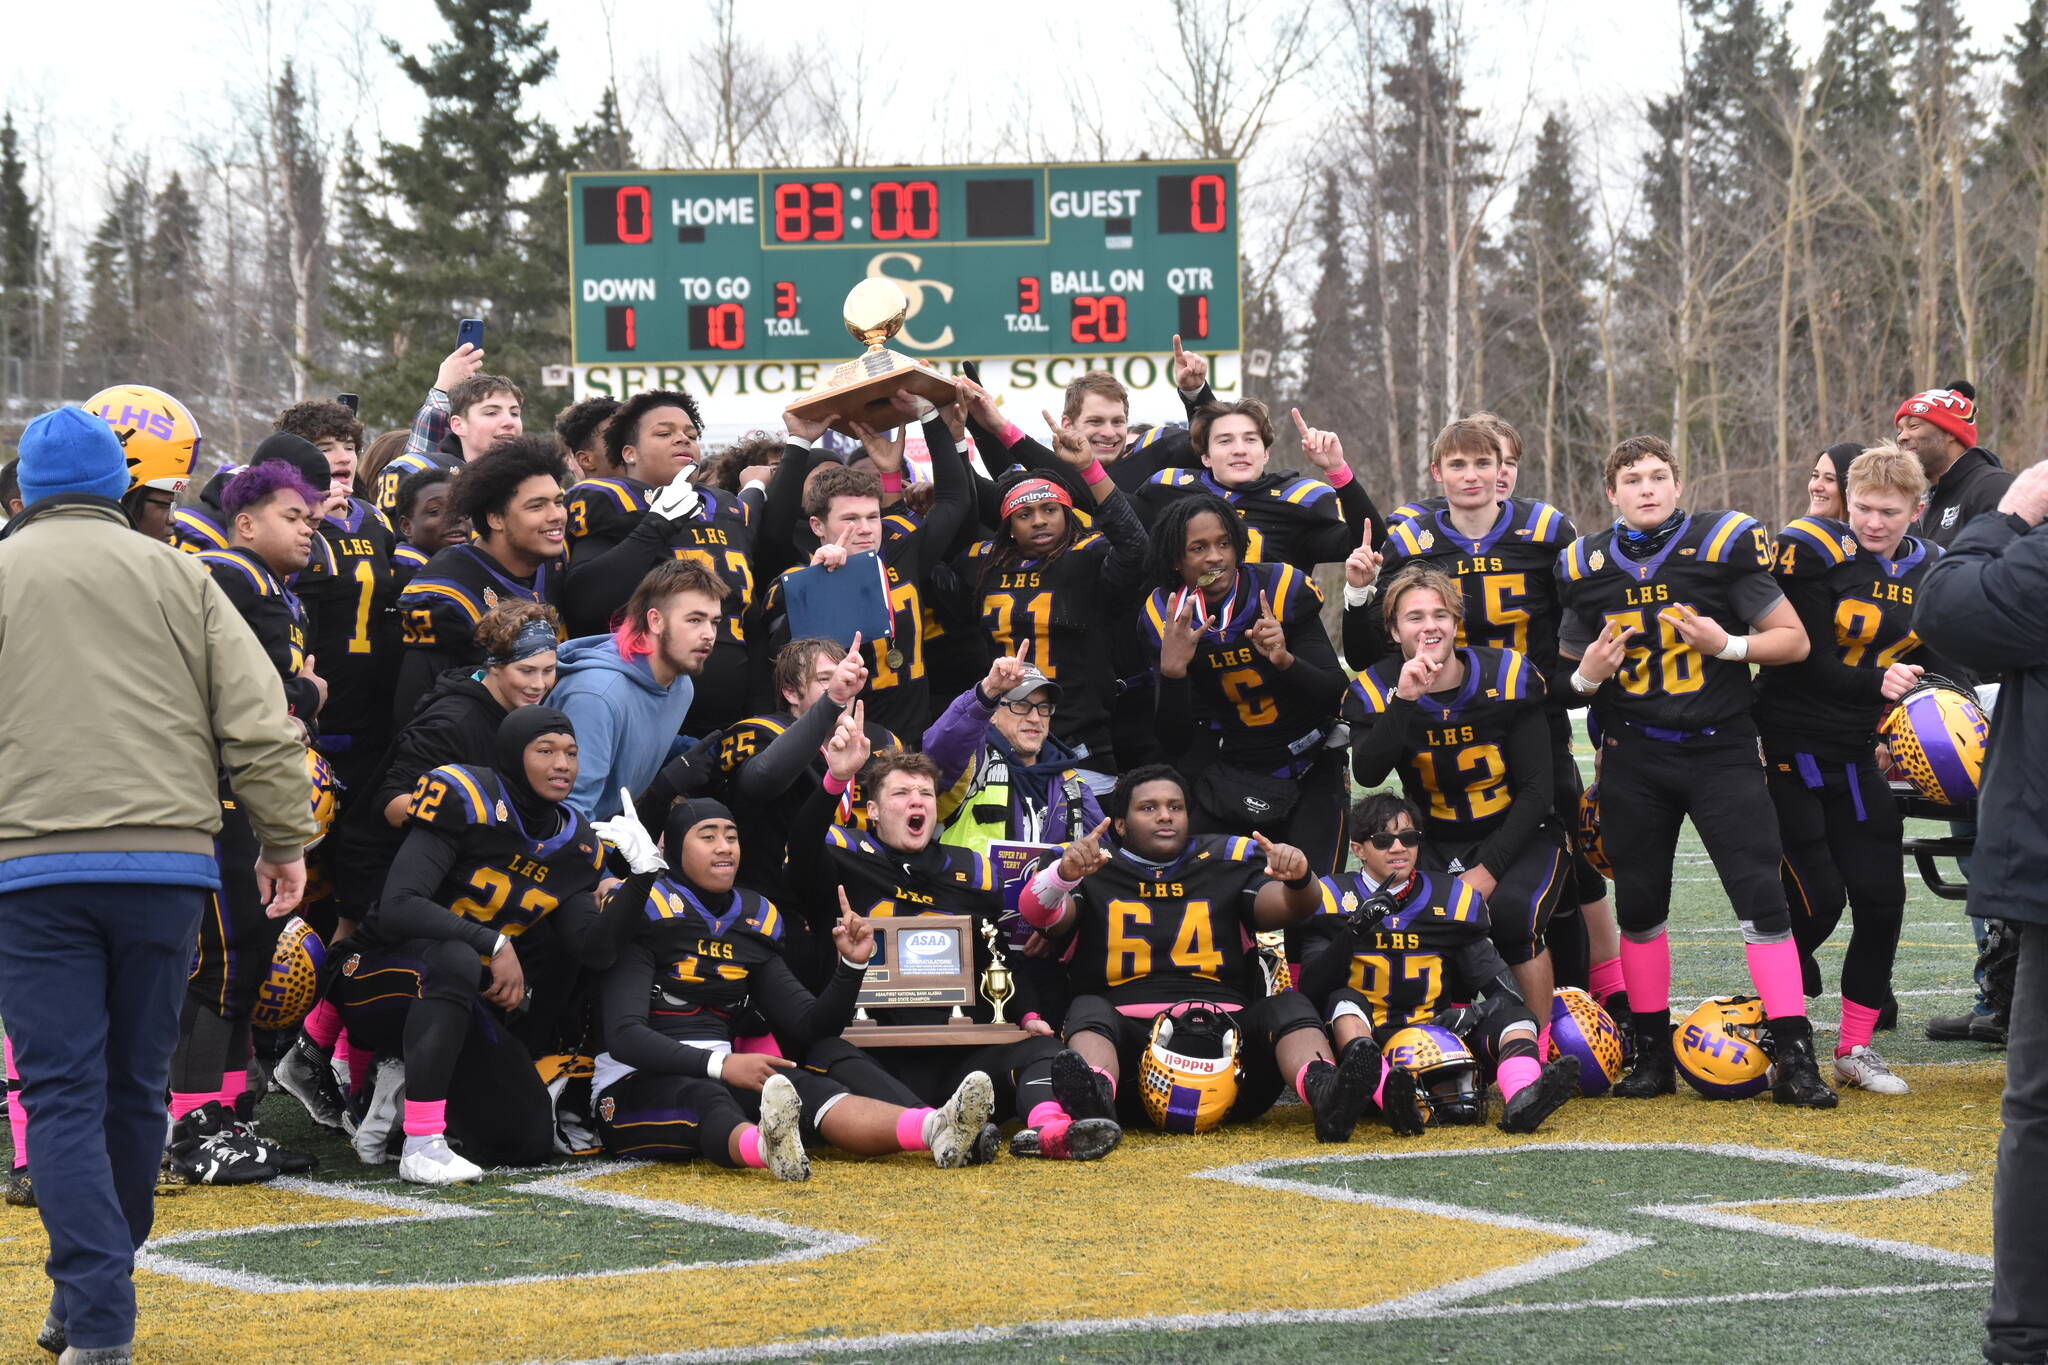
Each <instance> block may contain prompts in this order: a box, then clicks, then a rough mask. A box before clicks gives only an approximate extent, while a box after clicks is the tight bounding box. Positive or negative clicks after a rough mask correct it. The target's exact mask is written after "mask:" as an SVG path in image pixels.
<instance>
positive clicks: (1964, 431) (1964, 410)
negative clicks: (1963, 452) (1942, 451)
mask: <svg viewBox="0 0 2048 1365" xmlns="http://www.w3.org/2000/svg"><path fill="white" fill-rule="evenodd" d="M1904 417H1918V418H1919V419H1920V420H1921V421H1923V422H1931V423H1933V424H1934V425H1935V426H1938V427H1940V428H1941V429H1942V430H1943V431H1945V432H1947V433H1948V434H1949V435H1951V436H1953V437H1955V438H1956V439H1957V440H1958V441H1961V442H1962V443H1963V444H1964V445H1965V446H1973V445H1975V444H1977V391H1976V390H1975V389H1974V388H1972V387H1970V385H1969V384H1967V383H1965V382H1963V381H1962V380H1957V381H1955V382H1954V383H1952V384H1950V385H1949V386H1948V387H1947V388H1945V389H1929V390H1927V392H1925V393H1916V394H1914V395H1913V396H1912V397H1911V398H1908V399H1907V400H1906V401H1905V402H1903V403H1901V404H1899V410H1898V411H1897V412H1896V413H1893V414H1892V425H1894V426H1897V425H1898V423H1899V419H1901V418H1904Z"/></svg>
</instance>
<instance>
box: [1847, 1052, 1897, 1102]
mask: <svg viewBox="0 0 2048 1365" xmlns="http://www.w3.org/2000/svg"><path fill="white" fill-rule="evenodd" d="M1835 1079H1836V1080H1837V1081H1840V1082H1841V1083H1842V1084H1843V1085H1853V1086H1855V1087H1856V1088H1857V1089H1858V1090H1868V1091H1870V1092H1871V1093H1872V1094H1873V1095H1904V1094H1907V1093H1908V1092H1909V1091H1910V1090H1911V1089H1912V1087H1910V1086H1908V1085H1907V1084H1906V1083H1905V1082H1904V1081H1902V1080H1900V1079H1899V1077H1898V1076H1897V1074H1896V1073H1894V1072H1893V1071H1892V1069H1891V1067H1889V1066H1887V1065H1886V1064H1885V1060H1884V1058H1882V1057H1880V1056H1878V1055H1877V1054H1876V1053H1875V1052H1873V1051H1871V1050H1870V1049H1869V1048H1867V1047H1857V1048H1851V1049H1850V1050H1849V1053H1848V1055H1847V1056H1843V1057H1837V1058H1835Z"/></svg>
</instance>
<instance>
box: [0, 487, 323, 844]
mask: <svg viewBox="0 0 2048 1365" xmlns="http://www.w3.org/2000/svg"><path fill="white" fill-rule="evenodd" d="M216 755H217V756H218V758H219V760H220V761H221V762H222V763H225V765H226V767H227V771H228V776H229V780H230V783H231V785H232V786H233V788H234V792H235V796H236V798H237V800H238V801H239V803H240V805H241V807H242V809H243V810H244V811H245V812H246V813H247V814H248V817H249V823H250V825H251V827H252V828H253V829H254V830H255V834H256V838H257V840H258V842H260V843H261V844H262V846H263V855H264V857H266V858H269V859H271V860H272V861H276V862H288V861H290V860H292V859H295V858H298V857H299V856H301V853H302V850H303V849H304V848H305V846H306V844H307V843H308V842H310V841H311V840H312V838H313V837H314V833H315V827H314V823H313V815H312V784H311V781H310V780H309V779H308V777H307V776H306V766H305V756H304V750H303V748H302V747H301V746H300V744H299V743H298V741H297V739H296V738H295V736H294V734H293V731H292V728H291V725H290V723H289V722H288V721H287V719H286V716H285V704H284V687H283V685H282V684H281V683H280V682H279V681H278V677H277V670H276V669H275V668H274V667H273V666H272V664H271V662H270V660H269V659H268V658H267V657H266V656H265V655H264V652H263V647H262V646H261V645H260V644H258V643H257V641H256V636H255V635H254V633H252V632H251V631H250V629H249V627H248V625H247V624H245V623H244V622H243V620H242V618H241V616H240V615H239V614H238V613H237V612H236V611H235V608H234V606H233V605H232V604H231V603H230V602H229V601H228V599H227V597H226V595H225V594H223V593H222V592H221V590H220V588H219V587H218V586H216V585H215V584H214V582H213V580H212V579H211V578H209V577H208V576H207V573H206V569H205V567H204V566H203V565H201V564H200V563H199V561H198V560H196V559H194V558H193V557H192V556H190V555H186V554H180V553H179V552H178V551H176V550H174V549H172V548H171V547H170V546H169V545H166V544H164V543H162V542H160V541H153V540H150V539H148V538H147V537H145V536H142V535H139V534H137V533H136V532H135V531H134V530H132V529H131V528H130V527H129V525H128V523H127V520H126V519H125V518H124V517H122V516H121V515H120V513H119V512H118V511H117V510H115V509H114V508H112V507H108V506H75V507H63V508H58V509H54V510H52V511H51V512H49V513H48V514H46V515H44V516H42V517H39V518H37V520H35V521H34V522H32V523H30V524H28V525H26V526H23V527H21V528H20V529H19V530H18V531H17V532H16V533H15V534H13V535H11V536H8V537H7V538H6V539H4V540H0V862H4V861H7V860H10V859H14V858H21V857H27V856H30V855H33V854H48V853H59V854H62V853H79V854H86V855H91V854H96V853H107V852H115V853H203V854H208V855H211V854H212V852H213V836H214V835H216V834H218V833H219V832H220V827H221V819H220V793H219V789H218V786H217V785H216V783H217V776H216V774H217V768H216V766H215V760H216Z"/></svg>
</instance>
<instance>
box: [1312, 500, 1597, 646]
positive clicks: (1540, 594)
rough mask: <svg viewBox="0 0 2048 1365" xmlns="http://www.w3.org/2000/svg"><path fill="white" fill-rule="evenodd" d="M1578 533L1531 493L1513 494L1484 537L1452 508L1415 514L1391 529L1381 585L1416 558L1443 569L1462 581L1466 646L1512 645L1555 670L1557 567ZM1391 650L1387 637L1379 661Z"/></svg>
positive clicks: (1461, 639) (1379, 631)
mask: <svg viewBox="0 0 2048 1365" xmlns="http://www.w3.org/2000/svg"><path fill="white" fill-rule="evenodd" d="M1577 535H1578V531H1577V529H1576V528H1574V527H1573V526H1572V522H1571V518H1570V517H1567V516H1566V515H1565V514H1564V513H1562V512H1560V511H1558V510H1557V509H1556V508H1555V507H1552V506H1551V505H1550V504H1549V503H1547V502H1538V501H1536V500H1534V499H1532V498H1509V499H1508V500H1507V501H1506V502H1504V503H1502V504H1501V508H1500V517H1499V519H1498V520H1496V521H1495V522H1494V524H1493V527H1492V529H1491V530H1489V531H1487V533H1486V534H1485V535H1483V536H1481V537H1480V538H1479V539H1477V540H1472V539H1469V538H1468V537H1465V536H1462V535H1460V534H1459V533H1458V530H1457V528H1456V527H1455V526H1453V525H1451V514H1450V513H1449V512H1448V511H1445V510H1432V511H1427V512H1424V513H1423V514H1422V515H1421V516H1419V517H1416V518H1413V519H1412V520H1408V521H1397V522H1395V523H1394V525H1393V526H1392V528H1391V529H1390V530H1389V531H1388V532H1387V543H1386V546H1385V548H1384V549H1383V550H1382V551H1381V554H1382V556H1383V560H1382V563H1381V565H1380V573H1379V583H1380V585H1381V587H1382V588H1384V587H1385V586H1386V584H1388V583H1389V582H1391V581H1393V577H1394V575H1395V574H1397V573H1399V572H1400V571H1401V570H1402V568H1404V567H1405V566H1407V565H1409V564H1412V563H1424V564H1428V565H1430V566H1431V567H1433V568H1437V569H1441V570H1443V571H1444V572H1445V573H1447V574H1449V575H1450V576H1451V577H1452V578H1455V579H1457V580H1458V588H1459V591H1460V592H1461V593H1462V594H1463V596H1464V599H1465V620H1464V622H1463V623H1462V624H1461V625H1460V626H1459V628H1458V643H1459V644H1461V645H1467V644H1470V645H1484V646H1486V647H1487V648H1490V649H1512V650H1514V651H1515V652H1516V653H1517V654H1523V655H1527V656H1528V657H1529V658H1530V659H1531V660H1533V661H1534V662H1535V664H1536V665H1537V667H1539V668H1541V669H1543V670H1544V671H1545V672H1548V671H1549V670H1551V669H1553V668H1555V667H1556V666H1557V624H1558V615H1559V608H1558V590H1557V577H1556V575H1555V573H1554V572H1553V568H1554V566H1555V565H1556V563H1557V555H1558V551H1560V550H1562V549H1563V548H1564V547H1565V546H1566V545H1569V544H1570V543H1571V542H1572V540H1573V539H1574V538H1576V537H1577ZM1379 607H1380V604H1379V602H1378V600H1377V599H1375V601H1374V602H1373V604H1372V605H1371V606H1370V607H1367V608H1365V610H1366V611H1368V612H1371V613H1373V615H1374V617H1375V626H1376V627H1377V618H1378V614H1379ZM1373 635H1374V637H1375V638H1376V639H1378V640H1380V641H1387V635H1386V631H1385V629H1384V628H1383V627H1378V628H1376V629H1375V630H1374V631H1373ZM1392 651H1393V646H1392V643H1391V641H1387V643H1386V646H1385V650H1384V651H1383V652H1382V654H1378V655H1375V656H1374V659H1375V660H1377V659H1378V658H1380V657H1383V654H1384V653H1390V652H1392ZM1352 662H1353V663H1354V664H1356V663H1361V662H1364V661H1362V660H1358V659H1354V660H1352Z"/></svg>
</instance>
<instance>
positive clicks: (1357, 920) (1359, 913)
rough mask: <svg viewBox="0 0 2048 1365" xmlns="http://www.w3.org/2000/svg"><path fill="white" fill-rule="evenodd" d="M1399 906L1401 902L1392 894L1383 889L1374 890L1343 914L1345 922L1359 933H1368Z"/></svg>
mask: <svg viewBox="0 0 2048 1365" xmlns="http://www.w3.org/2000/svg"><path fill="white" fill-rule="evenodd" d="M1400 908H1401V903H1400V902H1399V901H1397V900H1395V899H1394V898H1393V897H1392V896H1390V895H1388V894H1387V893H1386V892H1384V891H1375V892H1373V894H1371V895H1370V896H1367V897H1366V898H1365V899H1364V901H1362V902H1360V904H1359V907H1358V908H1357V909H1356V910H1353V911H1352V912H1351V913H1350V914H1349V915H1347V916H1345V923H1347V924H1349V925H1350V926H1351V927H1352V928H1353V929H1355V930H1357V931H1358V932H1359V933H1361V934H1369V933H1371V932H1372V931H1373V930H1375V929H1377V928H1379V927H1380V921H1382V920H1384V919H1385V918H1386V917H1387V916H1389V915H1391V914H1393V913H1394V912H1395V911H1397V910H1399V909H1400Z"/></svg>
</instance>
